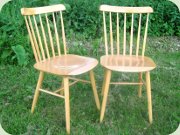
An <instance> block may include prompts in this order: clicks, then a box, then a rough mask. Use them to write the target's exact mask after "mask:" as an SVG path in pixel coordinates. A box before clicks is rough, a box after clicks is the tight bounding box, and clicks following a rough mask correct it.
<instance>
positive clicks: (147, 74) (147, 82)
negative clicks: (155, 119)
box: [146, 72, 152, 124]
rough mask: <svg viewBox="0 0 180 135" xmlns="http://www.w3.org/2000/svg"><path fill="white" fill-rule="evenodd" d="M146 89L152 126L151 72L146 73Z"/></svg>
mask: <svg viewBox="0 0 180 135" xmlns="http://www.w3.org/2000/svg"><path fill="white" fill-rule="evenodd" d="M146 89H147V100H148V113H149V122H150V124H152V100H151V82H150V72H146Z"/></svg>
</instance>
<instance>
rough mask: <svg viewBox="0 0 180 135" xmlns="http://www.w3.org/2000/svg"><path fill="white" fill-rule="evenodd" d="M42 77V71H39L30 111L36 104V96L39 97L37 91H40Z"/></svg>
mask: <svg viewBox="0 0 180 135" xmlns="http://www.w3.org/2000/svg"><path fill="white" fill-rule="evenodd" d="M43 78H44V72H42V71H40V74H39V79H38V83H37V86H36V90H35V94H34V99H33V103H32V107H31V113H33V112H34V108H35V106H36V103H37V100H38V97H39V92H40V91H39V89H40V87H41V84H42V81H43Z"/></svg>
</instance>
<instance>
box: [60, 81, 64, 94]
mask: <svg viewBox="0 0 180 135" xmlns="http://www.w3.org/2000/svg"><path fill="white" fill-rule="evenodd" d="M63 87H64V80H62V82H61V88H63ZM60 94H61V95H62V96H63V95H64V89H63V90H61V91H60Z"/></svg>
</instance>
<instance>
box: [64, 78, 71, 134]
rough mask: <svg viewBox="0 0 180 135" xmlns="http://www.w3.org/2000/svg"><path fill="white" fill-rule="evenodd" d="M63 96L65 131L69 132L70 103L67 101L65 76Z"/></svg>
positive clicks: (67, 88) (67, 82)
mask: <svg viewBox="0 0 180 135" xmlns="http://www.w3.org/2000/svg"><path fill="white" fill-rule="evenodd" d="M63 83H64V96H65V113H66V115H65V117H66V131H67V133H68V134H70V103H69V79H68V77H67V76H65V77H63Z"/></svg>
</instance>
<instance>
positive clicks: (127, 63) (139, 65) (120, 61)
mask: <svg viewBox="0 0 180 135" xmlns="http://www.w3.org/2000/svg"><path fill="white" fill-rule="evenodd" d="M101 65H102V66H103V67H104V68H107V69H109V70H114V71H119V72H146V71H150V70H153V69H154V68H155V67H156V65H155V63H154V62H153V60H152V59H151V58H149V57H146V56H144V57H142V56H123V55H104V56H102V57H101Z"/></svg>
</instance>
